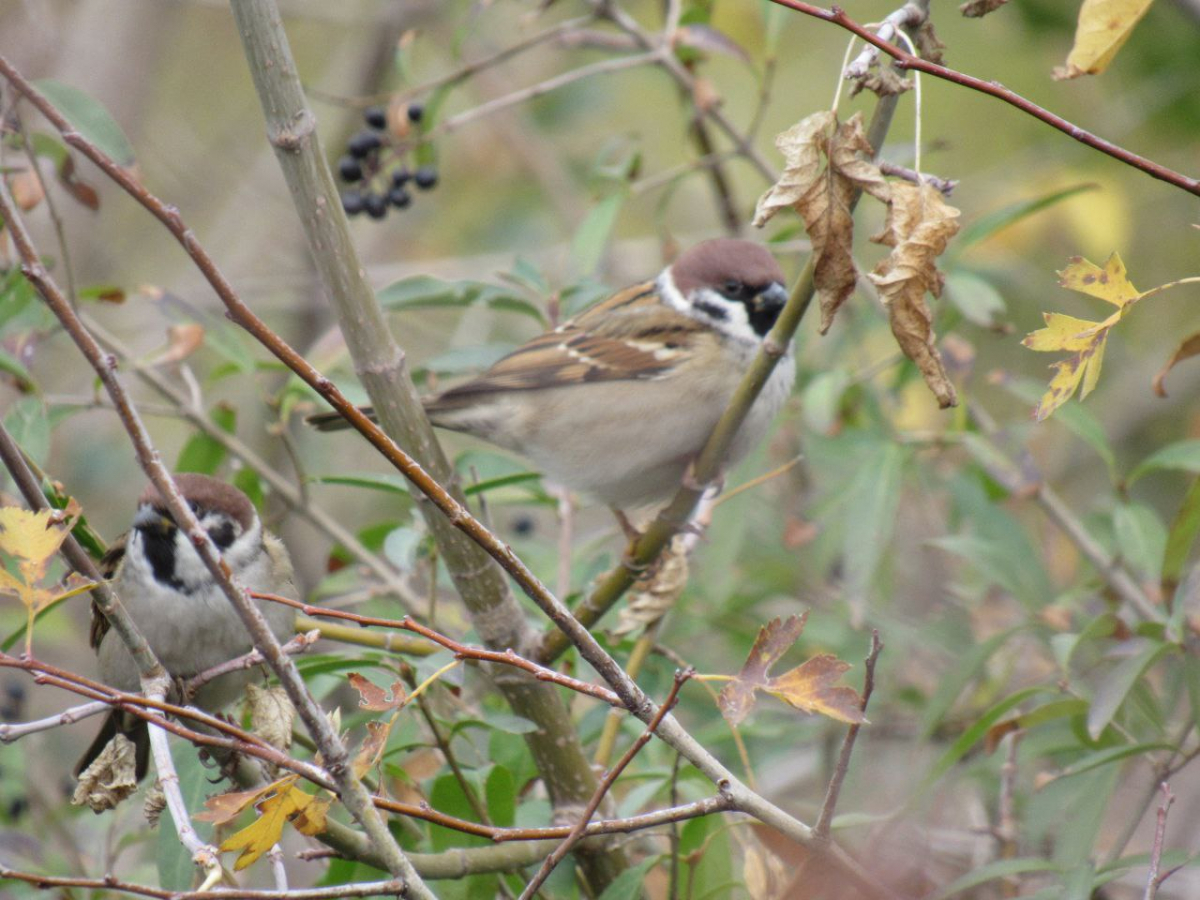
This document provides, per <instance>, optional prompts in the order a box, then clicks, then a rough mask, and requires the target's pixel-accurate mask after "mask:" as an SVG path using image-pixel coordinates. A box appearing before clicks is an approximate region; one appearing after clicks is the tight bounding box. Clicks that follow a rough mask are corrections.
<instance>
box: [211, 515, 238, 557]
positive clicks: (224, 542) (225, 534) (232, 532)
mask: <svg viewBox="0 0 1200 900" xmlns="http://www.w3.org/2000/svg"><path fill="white" fill-rule="evenodd" d="M208 536H209V537H210V538H212V542H213V543H214V544H216V545H217V549H218V550H227V549H228V548H229V545H230V544H232V543H233V541H234V538H236V537H237V531H236V529H234V527H233V523H232V522H230V521H229V520H225V521H224V522H222V523H221V524H220V525H214V526H213V527H212V528H210V529H208Z"/></svg>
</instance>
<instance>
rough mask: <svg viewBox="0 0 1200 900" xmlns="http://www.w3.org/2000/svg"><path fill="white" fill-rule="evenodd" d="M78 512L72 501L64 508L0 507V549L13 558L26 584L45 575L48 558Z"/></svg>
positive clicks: (66, 532)
mask: <svg viewBox="0 0 1200 900" xmlns="http://www.w3.org/2000/svg"><path fill="white" fill-rule="evenodd" d="M78 512H79V507H78V505H75V504H72V507H69V508H68V509H66V510H54V509H44V510H42V511H41V512H33V511H32V510H28V509H23V508H22V507H20V506H5V507H3V508H0V551H2V552H4V553H7V554H8V555H9V556H13V557H16V559H17V562H18V564H19V565H20V567H21V573H22V575H24V576H25V581H26V583H28V584H32V583H33V582H35V581H37V580H39V579H40V578H41V577H42V576H43V575H45V574H46V566H47V565H48V564H49V562H50V558H51V557H53V556H54V554H55V553H57V552H58V548H59V547H61V546H62V542H63V541H65V540H66V539H67V535H68V534H70V533H71V525H73V524H74V519H75V517H76V516H77V515H78Z"/></svg>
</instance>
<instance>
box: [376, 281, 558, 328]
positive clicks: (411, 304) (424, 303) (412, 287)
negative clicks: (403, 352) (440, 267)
mask: <svg viewBox="0 0 1200 900" xmlns="http://www.w3.org/2000/svg"><path fill="white" fill-rule="evenodd" d="M376 296H377V297H378V300H379V303H380V305H382V306H383V308H384V309H388V310H392V311H400V310H410V309H438V308H459V307H465V306H475V305H479V306H487V307H489V308H491V309H496V310H500V311H501V312H513V313H520V314H522V315H526V316H529V317H530V318H532V319H535V320H536V321H537V323H538V324H539V325H543V326H544V325H546V324H547V322H546V315H545V313H544V312H542V310H541V309H540V308H539V307H538V306H537V305H535V304H533V303H531V302H530V301H529V300H527V299H526V298H524V297H522V296H520V295H518V294H515V293H514V292H513V291H512V290H510V289H508V288H506V287H501V286H499V285H495V284H487V283H486V282H482V281H470V280H463V281H443V280H442V279H441V278H434V277H433V276H432V275H412V276H409V277H408V278H401V279H400V280H399V281H393V282H392V283H391V284H389V285H388V286H387V287H385V288H382V289H381V290H380V291H379V292H378V293H377V295H376Z"/></svg>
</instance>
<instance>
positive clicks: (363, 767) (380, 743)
mask: <svg viewBox="0 0 1200 900" xmlns="http://www.w3.org/2000/svg"><path fill="white" fill-rule="evenodd" d="M391 730H392V725H391V723H390V722H368V723H367V738H366V740H364V741H363V742H362V746H361V747H359V748H358V753H356V754H354V762H353V763H352V764H351V765H352V767H353V769H354V774H355V775H356V776H357V777H359V778H362V777H363V775H365V774H366V773H367V772H369V771H370V770H371V769H373V768H374V767H375V765H376V764H377V763H378V762H379V760H380V759H382V758H383V748H384V746H385V745H386V744H387V739H388V734H389V732H391Z"/></svg>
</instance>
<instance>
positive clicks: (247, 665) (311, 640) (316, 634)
mask: <svg viewBox="0 0 1200 900" xmlns="http://www.w3.org/2000/svg"><path fill="white" fill-rule="evenodd" d="M320 639H321V633H320V631H317V630H313V631H308V632H306V633H304V634H298V635H296V636H295V637H294V638H292V639H291V640H290V641H288V642H287V643H286V644H284V645H283V646H282V647H280V648H279V649H280V650H281V651H282V652H283V653H287V654H289V655H290V654H297V655H298V654H301V653H304V652H306V651H307V650H308V648H309V647H311V646H312V645H313V644H315V643H316V642H317V641H319V640H320ZM265 662H266V660H265V659H264V658H263V655H262V652H261V651H259V650H258V649H254V650H251V651H250V652H249V653H243V654H242V655H241V656H235V657H234V658H233V659H230V660H227V661H226V662H223V663H220V664H218V665H215V666H213V667H212V668H211V669H205V670H204V671H203V672H197V673H196V674H195V675H193V676H192V677H191V678H189V679H188V680H187V682H185V683H184V686H183V691H184V695H185V696H186V697H189V698H191V697H194V696H195V695H196V691H198V690H200V688H202V687H203V686H204V685H206V684H208V683H209V682H210V681H212V680H213V679H214V678H220V677H221V676H222V675H224V674H226V673H228V672H240V671H242V670H243V669H253V668H254V667H255V666H261V665H263V664H264V663H265Z"/></svg>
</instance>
